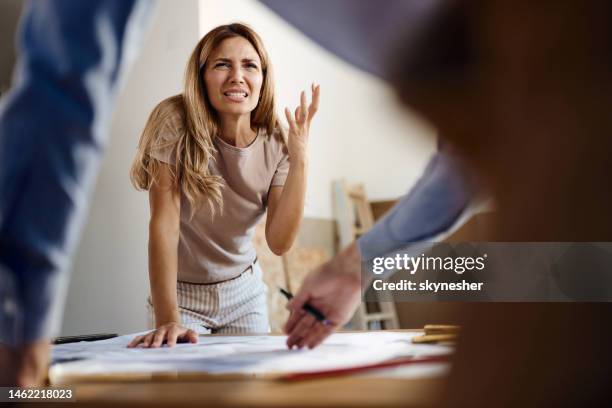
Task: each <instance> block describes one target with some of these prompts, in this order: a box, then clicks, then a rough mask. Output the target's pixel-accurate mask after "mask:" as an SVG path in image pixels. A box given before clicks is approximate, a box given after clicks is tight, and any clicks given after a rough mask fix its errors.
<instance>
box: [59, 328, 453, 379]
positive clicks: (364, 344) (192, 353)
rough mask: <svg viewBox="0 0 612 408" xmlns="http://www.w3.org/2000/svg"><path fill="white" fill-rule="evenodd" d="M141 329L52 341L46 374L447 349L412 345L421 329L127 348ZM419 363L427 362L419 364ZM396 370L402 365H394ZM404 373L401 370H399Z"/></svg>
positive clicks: (247, 365)
mask: <svg viewBox="0 0 612 408" xmlns="http://www.w3.org/2000/svg"><path fill="white" fill-rule="evenodd" d="M138 334H140V333H135V334H131V335H126V336H121V337H116V338H113V339H108V340H101V341H96V342H80V343H72V344H62V345H57V346H53V349H52V358H53V361H54V364H53V366H52V367H51V370H50V377H51V379H52V381H53V379H54V378H60V377H62V376H65V375H68V376H74V375H96V374H102V375H108V374H127V373H164V372H172V373H177V372H178V373H187V372H189V373H192V372H198V373H207V374H245V375H260V374H269V373H275V374H278V373H285V374H290V373H295V372H310V371H320V370H329V369H338V368H348V367H355V366H361V365H364V364H373V363H379V362H383V361H385V360H389V359H391V358H395V357H405V356H412V357H423V356H431V355H443V354H448V353H450V352H452V348H450V347H448V346H439V345H425V344H412V342H411V339H412V337H414V336H417V335H421V334H423V333H402V332H363V333H335V334H333V335H332V336H330V337H329V338H327V339H326V340H325V341H324V342H323V344H322V345H320V346H319V347H317V348H315V349H314V350H307V349H302V350H296V349H294V350H288V349H287V346H286V345H285V341H286V336H267V335H266V336H200V337H199V342H198V343H197V344H177V345H176V346H174V347H166V346H163V347H160V348H156V349H146V348H127V347H126V346H127V344H128V343H129V342H130V341H131V340H132V339H133V338H134V336H136V335H138ZM418 366H427V367H424V368H422V369H420V370H419V369H418ZM418 366H415V368H414V369H411V370H407V371H406V370H404V371H406V372H409V375H408V376H409V377H414V376H420V375H425V376H431V375H441V374H444V373H445V372H446V370H447V368H448V365H447V364H421V365H418ZM394 371H395V372H398V371H401V370H394ZM404 376H406V375H404Z"/></svg>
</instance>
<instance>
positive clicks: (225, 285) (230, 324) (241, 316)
mask: <svg viewBox="0 0 612 408" xmlns="http://www.w3.org/2000/svg"><path fill="white" fill-rule="evenodd" d="M261 275H262V272H261V267H260V266H259V262H255V263H254V264H253V265H251V267H250V268H249V269H248V270H246V271H245V272H243V273H242V275H240V276H238V277H237V278H234V279H231V280H228V281H225V282H219V283H213V284H196V283H187V282H181V281H179V282H178V283H177V301H178V307H179V314H180V316H181V323H182V325H183V326H185V327H188V328H190V329H193V330H195V331H196V332H197V333H200V334H208V333H220V334H255V333H269V332H270V323H269V321H268V306H267V301H266V292H267V287H266V284H265V283H264V282H263V280H262V276H261ZM147 309H148V315H149V322H148V325H149V329H154V328H155V313H154V310H153V304H152V302H151V297H150V296H149V298H148V301H147Z"/></svg>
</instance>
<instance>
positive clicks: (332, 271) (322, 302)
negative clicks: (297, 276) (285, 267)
mask: <svg viewBox="0 0 612 408" xmlns="http://www.w3.org/2000/svg"><path fill="white" fill-rule="evenodd" d="M360 299H361V255H360V253H359V247H358V246H357V243H356V242H353V243H352V244H351V245H349V246H348V247H346V248H345V249H344V250H343V251H342V252H340V253H339V254H338V255H337V256H336V257H335V258H334V259H332V260H331V261H329V262H327V263H325V264H323V265H321V266H320V267H319V268H317V269H315V270H314V271H312V272H311V273H310V274H309V275H308V276H307V277H306V279H304V282H302V286H301V287H300V290H299V291H298V293H297V294H296V295H295V297H294V298H293V299H292V300H291V301H290V302H289V303H288V304H287V309H289V310H290V311H291V316H289V320H287V323H286V324H285V327H284V331H285V333H287V335H288V336H289V337H288V339H287V346H288V347H289V348H292V347H293V346H297V347H299V348H302V347H304V346H307V347H309V348H313V347H316V346H318V345H319V344H320V343H321V342H322V341H323V340H324V339H325V338H326V337H327V336H329V335H330V334H331V333H332V332H333V331H334V330H335V329H337V328H338V327H341V326H342V325H343V324H345V323H346V322H348V321H349V319H350V318H351V316H352V315H353V312H354V311H355V309H356V308H357V305H358V304H359V301H360ZM305 303H309V304H310V305H311V306H313V307H315V308H316V309H318V310H319V311H321V313H323V314H324V315H325V317H326V321H325V322H321V321H317V320H316V319H315V317H314V316H312V315H311V314H310V313H307V312H306V311H304V310H303V309H302V306H303V305H304V304H305Z"/></svg>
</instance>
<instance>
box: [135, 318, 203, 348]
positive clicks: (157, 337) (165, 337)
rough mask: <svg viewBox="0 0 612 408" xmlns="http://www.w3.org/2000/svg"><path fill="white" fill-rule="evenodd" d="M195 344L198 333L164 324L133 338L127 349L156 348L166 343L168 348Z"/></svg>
mask: <svg viewBox="0 0 612 408" xmlns="http://www.w3.org/2000/svg"><path fill="white" fill-rule="evenodd" d="M177 342H178V343H197V342H198V333H196V332H195V331H194V330H191V329H188V328H186V327H183V326H181V325H180V324H178V323H166V324H164V325H161V326H159V327H158V328H157V329H156V330H153V331H150V332H149V333H147V334H143V335H142V336H136V337H134V340H132V341H131V342H130V344H128V347H130V348H131V347H138V346H140V347H144V348H156V347H161V345H162V344H164V343H166V344H167V345H168V347H172V346H174V345H175V344H176V343H177Z"/></svg>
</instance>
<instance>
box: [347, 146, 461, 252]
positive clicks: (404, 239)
mask: <svg viewBox="0 0 612 408" xmlns="http://www.w3.org/2000/svg"><path fill="white" fill-rule="evenodd" d="M472 191H473V188H472V186H471V185H470V184H469V182H468V180H467V177H466V176H465V174H464V173H463V172H462V170H461V168H460V166H459V165H458V163H457V162H456V161H455V159H454V158H453V157H452V156H451V155H450V154H448V153H446V152H444V151H443V152H438V153H437V154H436V155H435V156H434V157H433V158H432V159H431V160H430V162H429V164H428V165H427V167H426V169H425V171H424V173H423V175H422V176H421V178H420V179H419V180H418V182H417V183H416V185H415V186H414V188H413V189H412V190H411V191H410V192H409V193H408V194H407V195H405V196H403V197H402V198H401V199H400V201H399V202H398V203H397V204H396V205H395V206H394V207H393V208H392V209H391V210H390V211H389V212H388V213H387V214H385V216H384V217H383V218H381V219H380V220H379V221H378V222H377V223H376V224H375V225H374V227H373V228H372V229H371V230H370V231H368V232H367V233H365V234H364V235H362V236H361V237H360V238H359V239H358V240H357V244H358V245H359V249H360V251H361V255H362V259H363V261H364V262H366V261H369V260H371V259H372V258H375V257H377V256H383V255H385V254H388V253H389V252H391V251H394V250H398V249H401V248H402V247H404V246H405V245H407V244H409V243H411V242H416V241H426V240H428V239H431V238H433V237H434V236H436V235H437V234H439V233H441V232H444V231H445V230H447V229H448V228H450V227H451V226H452V225H453V224H454V223H455V221H456V220H457V219H458V218H459V217H460V216H461V214H462V213H463V211H464V209H466V208H467V206H468V204H469V202H470V199H471V196H472V194H473V193H472Z"/></svg>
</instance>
